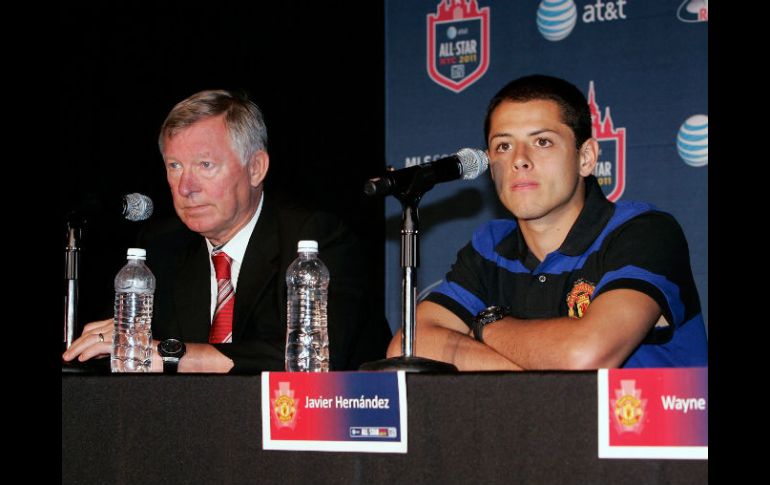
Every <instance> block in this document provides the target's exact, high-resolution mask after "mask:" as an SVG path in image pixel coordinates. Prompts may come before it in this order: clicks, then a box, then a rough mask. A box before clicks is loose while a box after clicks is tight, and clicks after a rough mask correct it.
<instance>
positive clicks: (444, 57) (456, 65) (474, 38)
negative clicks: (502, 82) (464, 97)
mask: <svg viewBox="0 0 770 485" xmlns="http://www.w3.org/2000/svg"><path fill="white" fill-rule="evenodd" d="M427 61H428V62H427V64H428V75H429V76H430V78H431V79H433V81H435V82H436V83H438V84H440V85H441V86H444V87H445V88H447V89H450V90H452V91H454V92H455V93H459V92H460V91H462V90H463V89H465V88H467V87H468V86H470V85H471V84H473V83H474V82H476V81H478V80H479V79H480V78H481V76H483V75H484V73H486V72H487V68H488V67H489V7H484V8H482V9H479V6H478V3H477V0H467V1H466V0H441V2H439V4H438V7H437V8H436V13H435V14H428V59H427Z"/></svg>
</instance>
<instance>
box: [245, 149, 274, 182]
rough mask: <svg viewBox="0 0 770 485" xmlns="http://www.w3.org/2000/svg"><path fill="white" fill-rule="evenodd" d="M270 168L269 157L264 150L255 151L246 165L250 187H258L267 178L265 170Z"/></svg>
mask: <svg viewBox="0 0 770 485" xmlns="http://www.w3.org/2000/svg"><path fill="white" fill-rule="evenodd" d="M269 167H270V155H268V154H267V152H266V151H265V150H257V151H256V152H255V153H254V154H253V155H252V156H251V160H249V163H248V164H247V169H248V171H249V181H250V183H251V186H252V187H259V185H260V184H261V183H262V182H263V181H264V180H265V176H267V169H268V168H269Z"/></svg>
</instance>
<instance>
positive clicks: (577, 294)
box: [567, 278, 595, 318]
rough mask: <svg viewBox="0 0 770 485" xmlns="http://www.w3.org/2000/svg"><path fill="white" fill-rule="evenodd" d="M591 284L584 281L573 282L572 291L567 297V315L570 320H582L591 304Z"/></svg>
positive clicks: (592, 291) (592, 286)
mask: <svg viewBox="0 0 770 485" xmlns="http://www.w3.org/2000/svg"><path fill="white" fill-rule="evenodd" d="M594 287H595V285H594V284H593V283H590V282H588V281H586V280H584V279H582V278H581V279H579V280H577V281H575V284H574V285H572V290H571V291H570V292H569V294H568V295H567V311H568V313H567V315H569V316H570V317H572V318H583V314H584V313H585V312H586V310H587V309H588V305H590V304H591V295H593V294H594Z"/></svg>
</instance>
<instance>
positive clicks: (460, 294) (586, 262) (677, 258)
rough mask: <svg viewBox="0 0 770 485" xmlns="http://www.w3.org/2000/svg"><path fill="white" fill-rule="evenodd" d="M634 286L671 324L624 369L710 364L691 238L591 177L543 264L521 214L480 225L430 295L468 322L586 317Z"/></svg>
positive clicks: (643, 345) (649, 338) (648, 339)
mask: <svg viewBox="0 0 770 485" xmlns="http://www.w3.org/2000/svg"><path fill="white" fill-rule="evenodd" d="M617 288H628V289H633V290H636V291H640V292H642V293H645V294H646V295H649V296H650V297H651V298H653V299H654V300H655V301H656V302H657V303H658V305H659V306H660V308H661V309H662V311H663V315H664V316H665V317H666V320H667V322H668V323H669V325H667V326H656V327H654V328H652V329H651V330H650V332H649V333H648V335H647V336H646V337H645V339H644V340H643V341H642V343H641V344H640V345H639V346H638V347H637V348H636V349H635V350H634V351H633V353H632V354H631V355H630V356H629V358H628V359H627V360H626V361H625V362H624V363H623V365H622V367H694V366H706V365H708V359H707V355H708V351H707V350H708V349H707V342H706V331H705V325H704V323H703V316H702V314H701V309H700V301H699V298H698V291H697V289H696V287H695V281H694V279H693V276H692V269H691V268H690V255H689V249H688V247H687V241H686V239H685V237H684V233H683V232H682V229H681V227H680V226H679V224H678V223H677V222H676V220H675V219H674V218H673V217H672V216H671V215H670V214H667V213H665V212H661V211H659V210H657V209H656V208H655V207H654V206H652V205H650V204H646V203H639V202H625V201H623V202H618V203H617V204H613V203H612V202H610V201H608V200H607V199H606V197H605V196H604V194H603V193H602V190H601V187H599V184H598V183H597V181H596V178H595V177H594V176H589V177H587V178H586V202H585V205H584V206H583V210H582V211H581V213H580V215H579V216H578V218H577V220H576V221H575V224H574V225H573V226H572V229H571V230H570V232H569V234H567V237H566V239H565V240H564V243H563V244H562V245H561V247H560V248H559V249H558V250H556V251H554V252H552V253H550V254H548V255H547V256H546V257H545V259H544V260H543V261H542V262H541V261H539V260H538V259H537V258H536V257H535V256H534V255H533V254H532V253H531V252H530V251H529V248H527V245H526V242H525V241H524V237H523V235H522V233H521V230H520V229H519V227H518V224H517V222H516V220H515V219H501V220H493V221H490V222H487V223H485V224H484V225H482V226H481V227H479V228H478V229H477V230H476V231H475V232H474V234H473V238H472V240H471V242H469V243H468V244H467V245H466V246H465V247H464V248H462V249H461V250H460V251H459V252H458V254H457V260H456V261H455V263H454V264H453V265H452V269H451V271H450V272H449V273H447V275H446V278H445V279H444V281H443V282H442V283H441V284H440V285H439V286H437V287H436V288H435V289H434V290H433V291H432V292H431V293H430V294H429V295H428V296H427V297H426V300H428V301H432V302H434V303H437V304H439V305H441V306H443V307H445V308H447V309H449V310H450V311H451V312H453V313H454V314H456V315H457V316H459V317H460V318H461V319H462V320H463V321H464V322H465V323H466V324H467V325H468V327H469V328H470V327H471V324H472V322H473V317H474V316H475V315H476V314H477V313H478V312H480V311H481V310H483V309H484V308H486V307H488V306H490V305H499V306H506V307H508V308H510V310H511V313H512V314H513V315H514V316H515V317H518V318H522V319H532V318H556V317H572V318H576V319H577V318H580V317H582V316H583V313H584V312H585V310H586V308H587V307H588V305H590V302H591V300H593V299H594V298H596V297H597V296H599V295H600V294H602V293H603V292H605V291H609V290H612V289H617Z"/></svg>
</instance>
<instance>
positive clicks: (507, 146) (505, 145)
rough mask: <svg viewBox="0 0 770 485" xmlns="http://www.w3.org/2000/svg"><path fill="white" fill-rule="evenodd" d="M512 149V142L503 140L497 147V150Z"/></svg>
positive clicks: (505, 150)
mask: <svg viewBox="0 0 770 485" xmlns="http://www.w3.org/2000/svg"><path fill="white" fill-rule="evenodd" d="M510 149H511V144H510V143H507V142H503V143H499V144H498V145H497V148H495V151H498V152H507V151H508V150H510Z"/></svg>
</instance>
